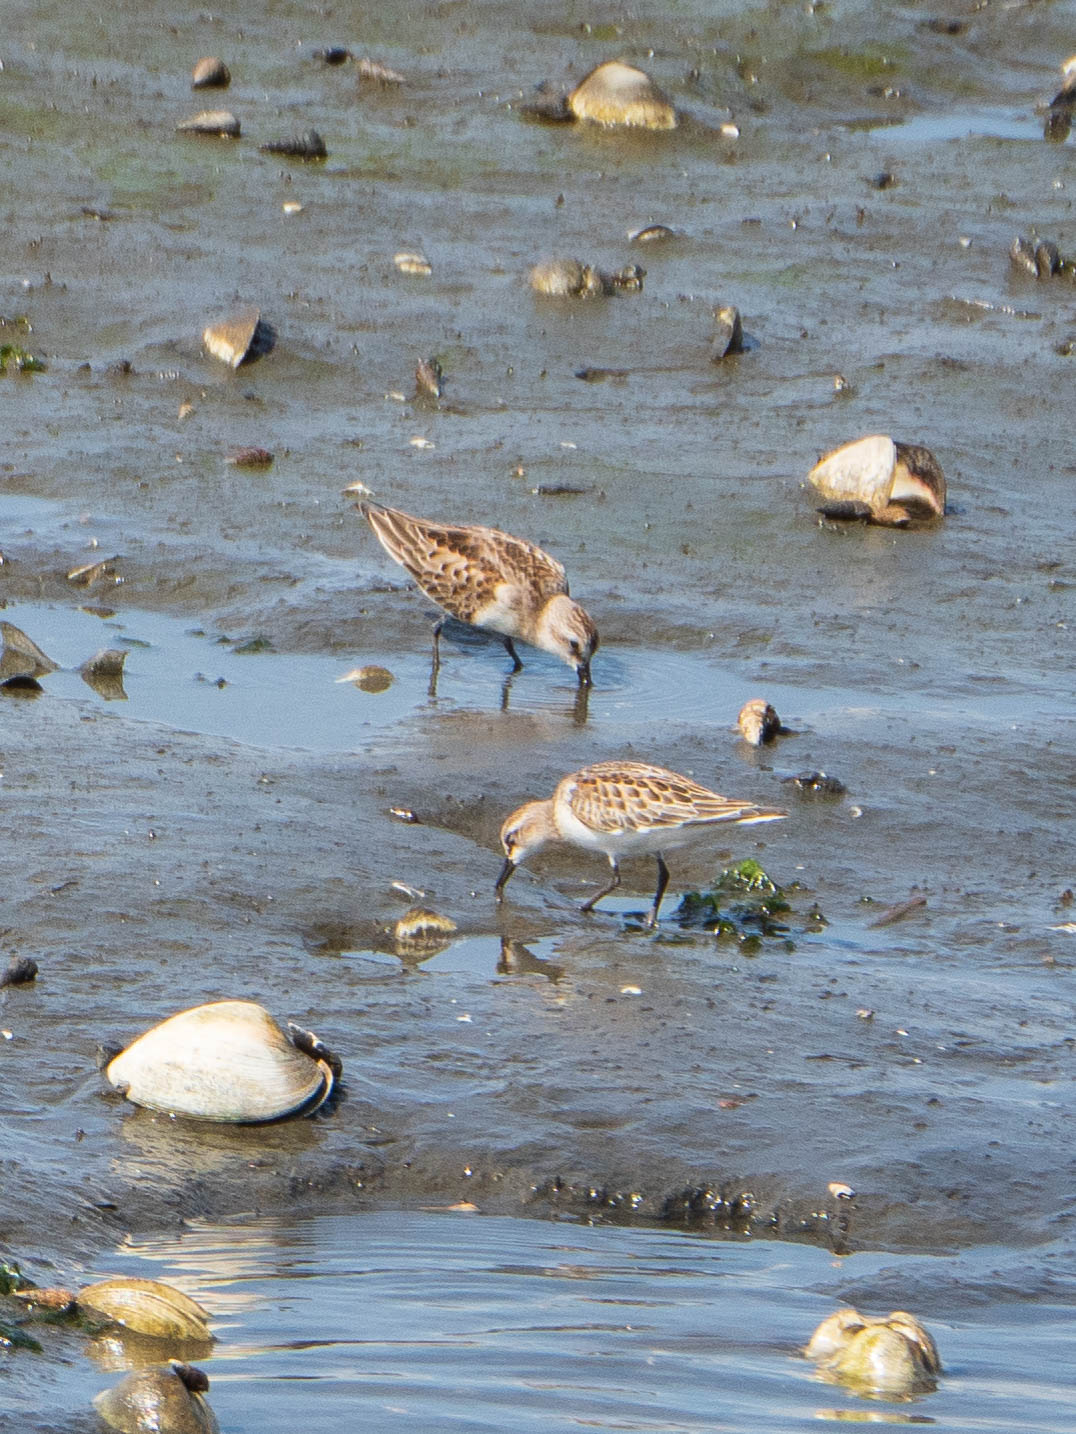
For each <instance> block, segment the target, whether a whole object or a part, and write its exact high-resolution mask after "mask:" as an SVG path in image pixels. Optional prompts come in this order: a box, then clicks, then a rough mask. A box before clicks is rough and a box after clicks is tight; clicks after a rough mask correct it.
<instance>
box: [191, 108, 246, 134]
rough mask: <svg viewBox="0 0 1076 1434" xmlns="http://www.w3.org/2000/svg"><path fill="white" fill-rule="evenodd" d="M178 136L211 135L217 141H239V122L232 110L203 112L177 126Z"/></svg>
mask: <svg viewBox="0 0 1076 1434" xmlns="http://www.w3.org/2000/svg"><path fill="white" fill-rule="evenodd" d="M176 133H177V134H200V135H210V136H213V137H215V138H217V139H238V138H239V121H238V120H237V119H236V117H235V115H233V114H232V112H231V110H202V111H201V112H200V113H199V114H196V115H191V117H190V119H185V120H182V121H181V122H180V123H179V124H177V125H176Z"/></svg>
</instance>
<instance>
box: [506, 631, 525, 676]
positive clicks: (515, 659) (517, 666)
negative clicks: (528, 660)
mask: <svg viewBox="0 0 1076 1434" xmlns="http://www.w3.org/2000/svg"><path fill="white" fill-rule="evenodd" d="M504 645H505V647H506V648H507V650H508V656H509V657H510V658H511V659H512V671H513V672H522V671H523V664H522V662H520V660H519V653H518V652H517V651H516V647H515V643H514V642H513V641H512V639H511V638H510V637H506V638H505V640H504Z"/></svg>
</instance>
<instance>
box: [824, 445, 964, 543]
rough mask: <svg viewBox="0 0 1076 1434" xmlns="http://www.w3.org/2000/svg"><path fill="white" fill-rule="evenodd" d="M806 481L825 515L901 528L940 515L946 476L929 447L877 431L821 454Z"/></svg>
mask: <svg viewBox="0 0 1076 1434" xmlns="http://www.w3.org/2000/svg"><path fill="white" fill-rule="evenodd" d="M807 478H808V481H809V482H810V483H811V484H812V485H813V486H814V487H815V488H817V490H818V491H819V493H821V495H822V497H823V498H825V499H826V503H825V504H824V506H823V509H822V511H823V512H824V513H826V514H827V515H828V516H830V517H834V518H867V519H869V520H870V521H871V522H874V523H881V524H884V525H886V526H889V527H903V526H905V525H906V524H907V523H909V522H910V521H912V519H914V518H919V519H929V518H940V517H942V516H943V515H944V513H945V493H946V489H945V475H944V473H943V472H942V470H941V467H940V465H939V463H938V460H937V459H936V458H935V457H934V455H933V453H931V451H930V449H929V448H924V447H922V445H920V444H913V443H896V442H894V440H893V439H892V438H889V437H887V436H886V435H884V434H881V433H875V434H872V435H870V436H869V437H867V438H859V439H856V441H855V442H853V443H846V444H844V445H843V446H842V447H840V448H835V449H833V450H832V451H831V452H829V453H826V454H824V455H823V457H822V458H820V459H819V461H818V462H817V463H816V464H815V466H814V467H813V468H812V469H811V471H810V473H808V475H807Z"/></svg>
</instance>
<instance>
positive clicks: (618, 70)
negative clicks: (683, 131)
mask: <svg viewBox="0 0 1076 1434" xmlns="http://www.w3.org/2000/svg"><path fill="white" fill-rule="evenodd" d="M567 107H568V110H569V111H570V113H571V114H572V115H574V117H575V118H576V119H581V120H591V121H593V122H594V123H595V124H600V125H605V126H612V125H625V126H628V127H631V128H634V129H675V128H676V109H675V107H674V106H673V104H672V102H671V101H670V100H669V99H668V98H667V97H666V96H665V95H663V94H662V92H661V91H660V90H659V89H658V87H657V85H655V83H654V81H653V80H652V79H651V78H650V76H649V75H648V74H647V73H646V72H645V71H644V70H637V69H636V68H635V66H634V65H625V64H624V63H623V62H622V61H621V60H606V61H605V63H604V64H601V65H598V66H597V67H596V68H595V69H593V70H591V72H590V74H589V75H587V76H586V78H585V79H583V80H582V81H581V82H580V83H579V84H578V85H576V87H575V89H574V90H573V91H572V92H571V94H570V95H569V96H568V100H567Z"/></svg>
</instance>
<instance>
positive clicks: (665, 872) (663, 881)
mask: <svg viewBox="0 0 1076 1434" xmlns="http://www.w3.org/2000/svg"><path fill="white" fill-rule="evenodd" d="M654 859H655V861H656V862H657V864H658V889H657V891H655V892H654V904H653V906H652V907H651V908H650V914H649V915H648V916H647V918H646V924H647V926H656V925H657V924H658V907H659V906H660V905H661V898H662V897H663V896H664V895H665V888H666V887H667V886H668V884H669V868H668V867H667V866H666V865H665V863H664V861H663V860H662V857H661V853H660V852H658V851H656V852H655V853H654Z"/></svg>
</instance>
